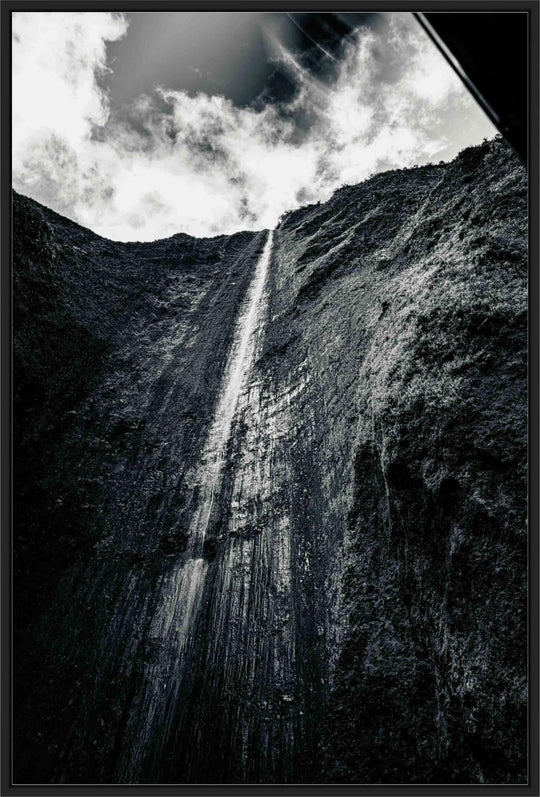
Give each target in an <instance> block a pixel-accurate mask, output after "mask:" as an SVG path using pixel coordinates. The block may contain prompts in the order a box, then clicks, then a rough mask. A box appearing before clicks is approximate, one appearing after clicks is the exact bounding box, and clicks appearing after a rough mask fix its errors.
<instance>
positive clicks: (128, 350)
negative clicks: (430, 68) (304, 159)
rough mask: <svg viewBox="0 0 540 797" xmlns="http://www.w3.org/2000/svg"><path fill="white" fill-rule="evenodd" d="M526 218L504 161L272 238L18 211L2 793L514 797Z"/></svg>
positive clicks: (303, 221)
mask: <svg viewBox="0 0 540 797" xmlns="http://www.w3.org/2000/svg"><path fill="white" fill-rule="evenodd" d="M526 214H527V203H526V176H525V173H524V171H523V169H522V168H521V167H520V165H519V164H518V163H517V161H516V160H515V159H514V157H513V156H512V155H511V154H510V152H509V151H508V149H507V148H506V146H505V145H504V144H503V143H502V142H500V141H494V142H491V143H488V144H484V145H483V146H481V147H477V148H474V149H470V150H466V151H464V152H463V153H461V155H460V156H459V157H458V158H457V159H456V160H455V161H454V162H453V163H451V164H448V165H440V166H427V167H423V168H419V169H412V170H407V171H396V172H388V173H385V174H382V175H378V176H376V177H374V178H372V179H370V180H369V181H367V182H366V183H363V184H361V185H359V186H353V187H346V188H343V189H341V190H340V191H339V192H337V193H336V194H335V195H334V196H333V197H332V199H331V200H330V201H329V202H327V203H325V204H321V205H315V206H309V207H307V208H302V209H301V210H299V211H296V212H294V213H291V214H288V215H286V216H285V217H284V218H283V219H282V220H281V223H280V224H279V226H278V227H277V229H276V231H275V232H274V235H273V239H270V240H269V238H268V236H267V233H259V234H253V233H239V234H237V235H235V236H231V237H229V238H227V237H225V236H222V237H219V238H213V239H209V240H196V239H193V238H189V237H188V236H184V235H178V236H174V237H173V238H171V239H168V240H166V241H158V242H154V243H151V244H119V243H112V242H110V241H106V240H104V239H102V238H99V237H98V236H95V235H93V234H92V233H90V232H89V231H87V230H83V229H82V228H80V227H78V226H77V225H75V224H73V223H71V222H68V221H67V220H65V219H62V218H61V217H59V216H57V215H56V214H54V213H52V212H51V211H48V210H46V209H45V208H42V207H40V206H38V205H36V203H34V202H32V201H30V200H27V199H24V198H22V197H18V196H15V264H14V266H15V267H14V300H15V306H14V313H15V316H14V322H15V340H14V358H15V361H14V367H15V371H14V378H15V390H16V393H15V423H16V426H15V440H14V445H15V456H16V460H15V466H16V470H15V512H16V515H15V555H16V558H15V574H14V575H15V610H16V616H15V631H16V635H17V638H16V650H15V655H16V659H15V664H16V687H17V690H16V696H15V701H16V702H15V721H16V725H15V780H16V781H18V782H53V783H54V782H58V783H59V782H63V783H69V782H71V783H77V782H78V783H81V782H86V783H89V782H90V783H91V782H112V783H115V782H118V783H122V782H140V783H144V782H154V783H174V782H191V783H193V782H195V783H196V782H297V783H298V782H300V783H302V782H303V783H308V782H352V783H355V782H356V783H359V782H360V783H361V782H364V783H366V782H386V783H392V782H403V783H414V782H475V783H481V782H492V783H497V782H498V783H501V782H524V781H525V780H526V688H527V684H526V564H527V549H526V536H525V524H526V511H527V505H526V470H525V468H526V333H527V325H526V309H527V305H526V300H527V293H526V288H527V268H526V246H527V237H526ZM265 244H266V249H265V252H266V253H267V255H268V257H269V262H268V263H267V268H268V272H267V273H266V271H265V272H264V273H263V272H262V271H261V268H262V265H261V264H262V259H263V257H264V253H263V247H264V246H265ZM257 274H258V275H259V277H260V286H261V293H260V294H257V291H256V287H257V286H256V284H255V283H256V277H257ZM254 275H255V276H254ZM250 324H251V326H250ZM235 385H236V387H235ZM227 390H229V393H227V392H226V391H227ZM227 407H228V408H229V409H227ZM228 414H229V415H230V416H231V417H230V418H227V415H228ZM227 424H229V425H228V426H227Z"/></svg>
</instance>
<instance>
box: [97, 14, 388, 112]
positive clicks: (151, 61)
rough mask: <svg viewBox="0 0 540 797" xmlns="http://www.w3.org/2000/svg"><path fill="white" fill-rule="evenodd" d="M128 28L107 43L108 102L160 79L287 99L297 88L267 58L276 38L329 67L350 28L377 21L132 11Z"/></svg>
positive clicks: (242, 95) (313, 65) (370, 17)
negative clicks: (114, 39) (121, 37)
mask: <svg viewBox="0 0 540 797" xmlns="http://www.w3.org/2000/svg"><path fill="white" fill-rule="evenodd" d="M126 16H127V18H128V19H129V34H128V35H127V36H126V37H125V38H123V39H121V40H120V41H115V42H110V43H109V44H108V45H107V56H108V59H107V60H108V62H109V64H111V66H112V69H113V71H112V72H111V73H109V74H108V75H106V76H105V77H104V78H103V83H104V85H105V86H106V87H107V88H108V89H109V91H110V98H111V109H112V110H113V111H114V110H115V109H119V108H120V107H121V106H122V105H126V104H128V103H130V102H131V101H132V100H133V99H135V98H136V97H137V96H139V95H141V94H144V93H146V94H149V93H150V92H151V91H152V89H153V88H154V87H155V86H156V85H157V84H159V85H163V86H167V87H168V88H171V89H176V90H185V91H188V92H189V93H190V94H195V93H196V92H197V91H203V92H205V93H207V94H210V95H213V94H223V95H224V96H226V97H227V98H229V99H231V100H232V101H233V102H234V103H235V104H236V105H238V106H244V105H248V104H252V103H253V102H254V101H255V100H256V98H257V97H259V96H260V95H264V96H265V97H266V98H267V99H270V100H283V99H289V98H290V94H291V92H292V91H293V90H294V89H293V87H292V86H291V84H290V82H289V81H288V80H287V78H286V77H285V76H284V75H283V74H282V73H280V72H279V70H278V69H277V68H276V64H275V63H273V62H272V60H271V59H272V55H273V51H272V41H280V42H281V43H282V44H283V45H285V46H286V47H287V49H289V50H290V51H291V52H293V53H295V54H296V55H297V56H298V57H299V59H300V60H301V61H302V63H303V64H304V65H305V66H309V67H310V69H311V70H313V71H314V72H315V73H317V74H318V76H319V77H324V75H325V73H328V74H331V72H332V68H333V65H334V62H333V57H334V58H337V57H339V52H340V48H341V46H342V43H343V39H344V37H345V36H347V34H349V33H350V32H351V30H353V29H354V28H357V27H359V26H362V25H365V26H370V27H374V26H376V25H377V21H378V18H379V17H380V15H378V14H360V13H358V14H352V13H348V14H337V13H328V14H308V13H297V14H287V13H259V12H231V11H226V12H215V11H212V12H209V11H206V12H205V11H201V12H185V11H184V12H176V13H175V12H172V13H171V12H155V11H151V12H137V13H131V14H127V15H126Z"/></svg>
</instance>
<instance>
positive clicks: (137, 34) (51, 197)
mask: <svg viewBox="0 0 540 797" xmlns="http://www.w3.org/2000/svg"><path fill="white" fill-rule="evenodd" d="M12 76H13V77H12V79H13V112H12V113H13V115H12V119H13V144H12V152H13V186H14V188H15V189H16V190H17V191H19V192H20V193H22V194H25V195H26V196H30V197H32V198H33V199H36V200H37V201H39V202H41V203H43V204H44V205H47V206H48V207H50V208H52V209H53V210H55V211H57V212H58V213H61V214H63V215H64V216H67V217H68V218H70V219H73V220H74V221H77V222H78V223H80V224H82V225H83V226H85V227H88V228H90V229H92V230H94V231H95V232H97V233H98V234H100V235H103V236H105V237H107V238H110V239H113V240H119V241H133V240H139V241H150V240H155V239H158V238H165V237H168V236H170V235H174V234H175V233H178V232H185V233H188V234H190V235H195V236H199V237H204V236H214V235H221V234H230V233H232V232H235V231H237V230H246V229H250V230H259V229H265V228H272V227H274V226H275V225H276V224H277V222H278V220H279V217H280V216H281V214H283V213H284V212H285V211H288V210H293V209H295V208H297V207H299V206H301V205H305V204H308V203H311V202H318V201H325V200H326V199H328V198H329V197H330V196H331V194H332V193H333V192H334V191H335V190H336V189H337V188H339V187H340V186H342V185H352V184H355V183H358V182H361V181H362V180H365V179H366V178H368V177H369V176H370V175H372V174H375V173H378V172H381V171H386V170H388V169H394V168H404V167H408V166H412V165H415V164H423V163H427V162H434V163H436V162H438V161H440V160H450V159H451V158H453V157H454V156H455V155H456V154H457V153H458V152H459V151H460V150H461V149H463V148H464V147H466V146H469V145H471V144H476V143H480V142H481V141H482V139H483V138H486V137H487V138H492V137H493V136H494V135H495V134H496V130H495V128H494V127H493V126H492V124H491V123H490V121H489V120H488V119H487V117H486V116H485V115H484V113H483V111H482V110H481V109H480V108H479V107H478V106H477V104H476V103H475V101H474V100H473V99H472V97H471V96H470V95H469V94H468V92H467V90H466V89H465V88H464V87H463V85H462V84H461V82H460V80H459V78H458V77H457V76H456V75H455V74H454V72H453V71H452V69H451V67H450V66H449V65H448V64H447V63H446V61H445V60H444V58H443V57H442V56H441V55H440V54H439V52H438V50H437V49H436V47H435V46H434V45H433V44H432V43H431V41H430V40H429V38H428V37H427V35H426V34H425V33H424V31H423V30H422V29H421V27H420V26H419V25H418V23H417V22H416V21H415V19H414V17H413V16H412V14H410V13H408V12H395V13H370V14H361V13H358V14H354V13H347V14H338V13H327V14H316V13H311V14H307V13H295V14H288V13H268V12H265V13H259V12H231V11H224V12H181V11H179V12H140V13H130V14H118V13H108V12H107V13H106V12H88V11H86V12H84V11H83V12H51V11H48V12H21V11H17V12H14V13H13V69H12Z"/></svg>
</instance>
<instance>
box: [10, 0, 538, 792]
mask: <svg viewBox="0 0 540 797" xmlns="http://www.w3.org/2000/svg"><path fill="white" fill-rule="evenodd" d="M0 8H1V33H0V36H1V38H0V43H1V90H2V105H1V110H2V115H1V139H0V152H1V167H2V171H1V172H0V174H1V175H2V181H1V187H0V191H1V195H0V209H1V227H0V229H1V232H2V233H3V235H2V237H1V239H0V253H1V258H2V259H1V263H2V268H1V274H0V289H1V304H0V328H1V331H2V339H1V347H0V352H1V366H2V367H1V396H2V406H1V414H0V434H1V437H0V440H1V460H0V462H1V471H0V473H1V496H2V504H1V514H0V517H1V522H2V535H1V553H2V580H1V598H2V601H1V617H2V670H1V697H2V706H3V710H2V720H1V731H2V747H1V754H2V757H1V770H0V773H1V775H0V777H1V780H0V789H1V791H0V795H1V797H4V796H7V795H11V794H17V795H21V796H22V795H25V796H28V797H31V796H32V795H36V797H39V796H40V795H50V796H51V797H58V795H59V794H60V795H110V794H111V793H114V794H118V795H156V794H157V795H238V794H241V795H246V794H250V795H270V794H278V795H287V794H290V795H306V797H311V796H312V795H366V796H367V795H371V796H372V795H381V797H383V796H384V797H386V796H387V795H388V797H390V795H411V797H417V796H418V795H419V794H421V795H476V794H478V793H481V794H483V795H488V794H492V795H501V797H503V795H504V796H505V797H506V795H509V796H510V795H523V796H524V797H525V795H527V797H529V795H530V797H539V794H540V783H539V758H538V755H537V753H536V751H538V749H539V743H540V738H539V736H540V734H539V730H540V729H539V680H540V678H539V675H540V673H539V580H540V579H539V573H540V563H539V530H540V529H539V479H540V467H539V428H540V423H539V420H540V418H539V407H540V390H539V388H540V385H539V330H540V318H539V316H540V293H539V291H540V279H539V276H540V275H539V271H540V265H539V218H540V204H539V160H540V158H539V153H540V141H539V80H540V75H539V72H540V68H539V67H540V62H539V21H540V5H539V0H416V2H412V1H411V0H372V1H371V2H366V0H340V2H336V0H295V2H293V1H292V0H154V2H151V0H116V2H114V0H0ZM337 10H339V11H379V12H384V11H411V12H415V11H416V12H423V11H427V12H429V11H431V12H440V13H452V12H458V13H459V12H461V13H478V12H507V13H515V12H520V11H521V12H526V13H527V14H528V16H529V41H528V46H529V86H528V98H529V125H528V127H529V147H528V154H529V158H528V164H529V165H528V189H529V303H528V309H529V315H528V333H529V341H528V382H529V385H528V387H529V393H528V409H529V441H528V442H529V447H528V453H529V463H528V464H529V468H528V488H529V568H528V573H529V615H528V627H529V640H528V642H529V723H528V725H529V727H528V730H529V756H528V758H529V761H528V763H529V782H528V784H526V785H525V784H524V785H521V784H515V785H496V784H495V785H494V784H485V785H484V784H454V785H437V784H403V785H397V784H396V785H385V784H381V785H378V784H374V785H371V784H366V785H363V784H352V785H351V784H328V785H316V784H313V785H309V784H241V783H238V784H232V785H226V784H224V785H205V784H200V785H190V784H179V785H168V784H163V785H161V784H157V785H146V784H130V785H122V784H118V785H115V784H113V785H100V784H92V785H70V784H66V785H64V784H54V785H51V786H49V785H31V784H29V785H26V784H21V785H14V784H13V783H12V781H11V740H10V731H11V709H12V706H11V683H12V681H11V672H12V665H11V644H10V643H11V555H12V546H11V528H12V480H11V473H12V357H11V354H12V352H11V341H12V334H11V333H12V324H11V322H12V300H11V288H12V279H11V231H12V205H11V13H12V12H13V11H118V12H122V11H125V12H130V11H208V12H212V11H289V12H291V11H304V12H310V11H312V12H324V11H332V12H335V11H337Z"/></svg>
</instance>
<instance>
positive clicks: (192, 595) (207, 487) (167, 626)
mask: <svg viewBox="0 0 540 797" xmlns="http://www.w3.org/2000/svg"><path fill="white" fill-rule="evenodd" d="M272 243H273V231H270V232H269V233H268V237H267V240H266V243H265V245H264V249H263V252H262V254H261V256H260V257H259V259H258V261H257V265H256V268H255V274H254V277H253V280H252V282H251V285H250V287H249V289H248V292H247V297H246V300H245V304H244V308H243V310H242V312H241V313H240V315H239V318H238V321H237V323H236V327H235V331H234V336H233V342H232V345H231V350H230V353H229V357H228V361H227V365H226V368H225V373H224V376H223V380H222V382H221V388H220V391H219V397H218V401H217V405H216V409H215V412H214V417H213V420H212V422H211V425H210V428H209V432H208V435H207V438H206V443H205V445H204V448H203V452H202V456H201V459H200V464H199V467H198V468H197V471H196V475H195V479H194V481H195V485H196V487H197V488H198V500H197V506H196V509H195V512H194V514H193V517H192V520H191V523H190V527H189V535H188V543H187V548H186V551H185V554H184V556H183V557H182V558H181V559H180V560H179V561H178V563H177V565H176V566H175V567H173V568H172V569H171V570H170V571H169V572H168V573H167V575H166V576H165V577H164V579H163V581H162V584H161V588H160V593H161V595H160V600H159V608H158V610H157V612H156V613H155V615H154V617H153V619H152V621H151V628H150V638H151V639H152V640H154V642H155V643H156V644H157V645H158V646H159V649H160V650H161V654H160V656H159V657H158V658H157V659H156V660H155V661H154V662H152V663H150V664H149V665H148V668H147V671H146V678H145V688H144V698H143V701H142V706H141V709H140V710H139V711H138V712H136V713H137V718H135V717H133V718H132V721H133V722H134V723H137V727H136V728H133V727H132V729H131V734H129V735H131V736H132V743H131V744H128V745H127V746H126V748H125V749H124V752H123V754H122V756H121V760H120V761H119V762H118V766H119V768H120V771H121V772H122V773H123V774H124V775H126V774H129V775H130V776H131V777H133V776H134V775H135V773H136V772H137V771H139V770H140V769H141V766H142V763H143V761H144V760H145V756H147V755H148V754H149V750H150V749H152V750H153V753H151V755H152V757H153V759H154V762H155V763H156V764H157V766H159V763H158V760H159V748H160V743H157V744H156V738H160V739H162V740H164V739H166V738H167V735H168V733H169V731H170V729H171V723H172V721H173V717H174V713H175V705H176V703H177V699H178V695H179V694H180V691H181V685H182V683H183V679H184V670H185V666H186V664H187V662H186V656H187V655H188V654H187V651H188V649H189V646H190V642H192V641H193V640H192V638H193V629H194V625H195V621H196V618H197V613H198V609H199V607H200V605H201V599H202V594H203V590H204V584H205V578H206V573H207V571H208V562H207V561H206V560H205V558H204V557H203V549H204V541H205V537H206V533H207V530H208V525H209V522H210V518H211V514H212V508H213V505H214V501H215V499H216V496H218V495H219V491H220V487H221V482H222V473H223V466H224V463H225V457H226V450H227V444H228V441H229V438H230V434H231V427H232V422H233V418H234V415H235V411H236V409H237V405H238V400H239V398H240V395H241V392H242V389H243V387H244V385H245V383H246V380H247V378H248V376H249V372H250V368H251V364H252V361H253V356H254V353H255V348H256V343H257V335H256V332H257V330H258V328H259V326H260V323H261V319H262V316H263V306H262V305H263V301H262V300H263V295H264V288H265V283H266V277H267V274H268V267H269V263H270V257H271V253H272Z"/></svg>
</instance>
